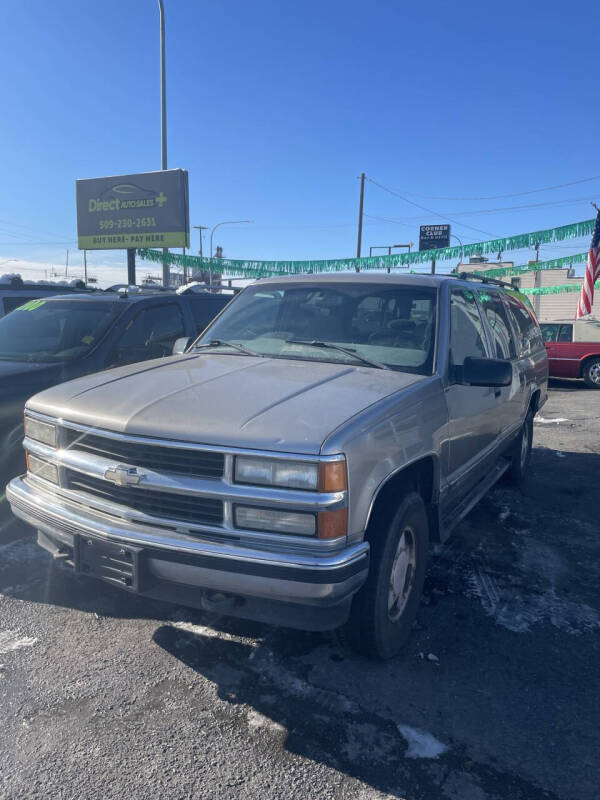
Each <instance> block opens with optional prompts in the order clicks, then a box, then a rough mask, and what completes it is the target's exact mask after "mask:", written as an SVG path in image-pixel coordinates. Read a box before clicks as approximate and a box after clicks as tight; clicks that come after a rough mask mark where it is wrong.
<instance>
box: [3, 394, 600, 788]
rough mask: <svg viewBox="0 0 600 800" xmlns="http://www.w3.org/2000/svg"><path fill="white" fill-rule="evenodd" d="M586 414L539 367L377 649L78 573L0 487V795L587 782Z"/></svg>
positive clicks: (596, 470) (592, 733)
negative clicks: (524, 450) (470, 498)
mask: <svg viewBox="0 0 600 800" xmlns="http://www.w3.org/2000/svg"><path fill="white" fill-rule="evenodd" d="M599 411H600V392H594V391H590V390H587V389H585V388H583V386H582V385H581V384H579V383H577V382H568V381H562V382H559V381H555V382H553V383H552V386H551V394H550V400H549V402H548V403H547V405H546V406H545V407H544V408H543V409H542V411H541V413H540V414H539V415H538V418H537V419H536V423H535V437H534V439H535V440H534V444H535V448H534V453H533V458H532V463H531V474H530V477H529V479H528V481H527V483H526V485H525V487H524V489H523V490H522V491H516V490H513V489H510V488H506V487H504V486H500V487H497V488H496V489H494V490H493V491H492V492H491V493H490V495H489V496H488V497H487V498H486V499H485V500H483V501H482V502H481V503H480V504H479V505H478V506H477V507H476V508H475V509H474V510H473V511H472V512H471V514H470V515H469V516H468V518H467V519H466V520H465V521H464V522H463V523H462V524H461V525H460V526H459V527H458V528H457V529H456V530H455V532H454V534H453V536H452V537H451V539H450V540H449V542H448V543H447V544H446V545H444V546H442V547H438V548H437V552H436V553H435V554H433V556H432V559H431V562H430V567H429V572H428V578H427V583H426V592H425V596H424V599H423V603H422V606H421V609H420V612H419V616H418V622H417V623H416V625H415V631H414V634H413V636H412V638H411V640H410V642H409V644H408V646H407V648H406V652H405V653H404V654H403V655H402V656H401V657H399V658H398V659H396V660H394V661H391V662H387V663H383V664H380V663H373V662H369V661H367V660H365V659H363V658H359V657H357V656H355V655H353V654H352V653H351V652H349V651H348V650H346V649H345V648H344V646H343V645H342V643H341V642H340V641H339V639H338V637H337V636H336V635H335V634H315V633H302V632H298V631H290V630H286V629H284V628H272V627H267V626H264V625H257V624H252V623H248V622H244V621H234V620H229V619H226V618H217V617H214V616H210V615H208V614H204V613H201V612H198V611H191V610H189V609H186V608H182V607H177V606H173V605H169V604H166V603H158V602H154V601H149V600H145V599H141V598H137V597H134V596H131V595H129V594H126V593H123V592H120V591H118V590H116V589H113V588H112V587H110V586H107V585H105V584H103V583H100V582H96V581H93V580H83V579H77V578H76V577H75V576H74V575H73V574H72V572H71V571H70V570H69V569H68V568H67V567H64V566H62V565H61V564H57V563H55V562H53V561H52V559H51V558H50V556H48V555H47V554H46V553H45V552H44V551H43V550H41V549H40V548H38V547H37V545H36V544H35V535H34V532H33V531H32V530H31V529H29V528H28V527H27V526H26V525H24V524H22V523H21V522H19V521H17V520H15V519H13V518H11V517H10V515H9V514H8V513H7V512H6V507H7V504H6V501H5V500H3V502H0V513H1V514H2V516H1V521H0V797H1V798H3V799H4V798H6V799H7V800H8V799H9V798H10V800H24V799H25V798H44V800H45V799H46V798H49V797H56V798H64V799H65V800H70V799H71V798H73V799H75V798H77V800H80V799H81V798H84V799H85V800H88V798H89V799H91V798H98V800H100V798H101V799H102V800H112V799H113V798H114V800H123V798H132V799H135V800H137V799H138V798H161V800H162V799H163V798H169V800H171V798H181V799H182V800H183V798H207V800H208V798H210V800H217V799H220V798H223V799H225V798H227V799H229V798H232V799H233V798H236V800H237V798H240V797H243V798H248V800H252V799H254V798H256V800H271V799H275V798H286V800H287V799H288V798H289V800H293V799H294V798H302V799H304V798H345V800H353V799H354V798H356V800H359V799H360V800H367V799H369V800H370V799H373V800H376V799H378V800H381V799H382V798H388V797H393V798H406V800H421V799H422V798H423V799H425V798H426V799H427V800H497V799H499V798H502V800H504V799H505V798H510V800H525V799H527V800H538V798H539V800H542V798H544V799H545V800H551V798H561V800H571V799H573V800H575V799H576V800H596V798H597V796H598V786H599V785H600V766H599V762H600V700H599V692H598V683H599V677H600V667H599V664H600V636H599V633H600V589H599V586H600V583H599V580H598V579H599V576H600V559H599V556H600V524H599V513H598V508H599V505H598V493H599V492H600V485H599V482H598V478H599V476H600V414H599ZM1 497H2V495H1V494H0V498H1Z"/></svg>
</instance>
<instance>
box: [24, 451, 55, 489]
mask: <svg viewBox="0 0 600 800" xmlns="http://www.w3.org/2000/svg"><path fill="white" fill-rule="evenodd" d="M27 469H28V471H29V472H30V473H31V474H32V475H36V476H37V477H38V478H43V479H44V480H46V481H50V482H51V483H58V467H57V466H56V464H51V463H50V462H49V461H44V460H43V459H41V458H38V457H37V456H33V455H31V453H27Z"/></svg>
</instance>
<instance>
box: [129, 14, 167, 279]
mask: <svg viewBox="0 0 600 800" xmlns="http://www.w3.org/2000/svg"><path fill="white" fill-rule="evenodd" d="M158 10H159V13H160V118H161V126H160V159H161V165H160V168H161V169H167V75H166V63H165V9H164V7H163V0H158ZM168 252H169V250H168V248H166V247H163V256H164V258H163V286H164V287H165V288H167V287H168V286H169V280H170V275H169V263H168V261H167V259H166V255H167V253H168ZM128 263H129V256H128Z"/></svg>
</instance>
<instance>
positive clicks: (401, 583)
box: [345, 492, 429, 659]
mask: <svg viewBox="0 0 600 800" xmlns="http://www.w3.org/2000/svg"><path fill="white" fill-rule="evenodd" d="M384 525H385V527H383V526H384ZM428 542H429V525H428V520H427V510H426V508H425V504H424V502H423V499H422V498H421V496H420V495H419V494H417V493H416V492H410V493H409V494H407V495H406V496H405V497H404V498H403V499H402V501H401V503H400V506H399V508H398V510H397V511H396V513H395V514H394V515H393V517H392V519H391V520H390V519H389V518H388V520H387V524H385V523H384V522H383V520H382V529H380V530H376V531H375V532H374V535H373V537H372V539H371V542H370V544H371V565H370V569H369V576H368V578H367V581H366V583H365V584H364V586H363V587H362V589H361V590H360V591H359V592H358V594H357V595H356V597H355V598H354V601H353V604H352V610H351V613H350V619H349V621H348V623H347V627H346V631H345V633H346V637H345V638H346V639H347V640H348V641H349V642H350V643H351V644H352V646H353V647H354V648H355V649H356V650H358V651H359V652H361V653H363V654H364V655H367V656H369V657H370V658H374V659H387V658H393V657H394V656H395V655H398V653H399V652H400V651H401V650H402V648H403V646H404V644H405V643H406V640H407V639H408V637H409V636H410V632H411V628H412V623H413V621H414V619H415V617H416V615H417V611H418V609H419V601H420V599H421V592H422V590H423V582H424V580H425V569H426V566H427V546H428Z"/></svg>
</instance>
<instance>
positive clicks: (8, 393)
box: [0, 290, 231, 477]
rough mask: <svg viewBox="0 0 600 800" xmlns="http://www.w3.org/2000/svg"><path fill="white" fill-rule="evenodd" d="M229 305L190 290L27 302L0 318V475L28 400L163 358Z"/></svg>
mask: <svg viewBox="0 0 600 800" xmlns="http://www.w3.org/2000/svg"><path fill="white" fill-rule="evenodd" d="M230 300H231V295H224V294H209V293H208V292H194V291H191V290H188V291H187V292H183V293H175V292H155V291H143V290H142V291H137V292H127V291H124V292H114V293H113V292H95V293H90V294H74V295H59V296H55V297H42V298H38V299H34V300H29V302H26V303H25V304H24V305H22V306H20V307H19V308H17V309H15V310H14V311H12V312H11V313H10V314H7V315H6V316H4V317H2V319H0V459H2V460H3V461H2V463H0V477H2V475H5V474H6V468H7V466H8V464H7V462H10V459H12V458H13V456H14V454H15V452H17V453H19V452H20V450H21V447H20V444H21V439H22V436H23V432H22V429H23V406H24V405H25V401H26V400H27V398H28V397H30V396H31V395H32V394H35V393H36V392H39V391H41V390H42V389H46V388H48V387H49V386H53V385H54V384H56V383H63V382H64V381H68V380H71V379H72V378H79V377H81V376H82V375H89V374H90V373H92V372H98V371H99V370H104V369H107V368H108V367H117V366H122V365H124V364H133V363H135V362H136V361H146V360H147V359H151V358H161V357H162V356H169V355H171V353H172V351H173V345H174V343H175V341H176V340H177V339H179V338H182V337H195V336H197V335H198V334H199V333H201V332H202V331H203V330H204V328H205V327H206V326H207V325H208V323H209V322H210V321H211V320H212V319H213V317H214V316H215V315H216V314H218V312H219V311H221V309H222V308H224V306H225V305H227V303H228V302H229V301H230ZM19 461H20V459H18V458H17V463H19Z"/></svg>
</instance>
